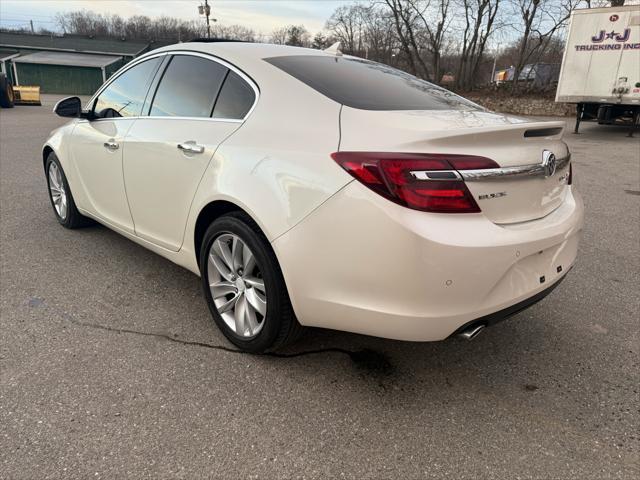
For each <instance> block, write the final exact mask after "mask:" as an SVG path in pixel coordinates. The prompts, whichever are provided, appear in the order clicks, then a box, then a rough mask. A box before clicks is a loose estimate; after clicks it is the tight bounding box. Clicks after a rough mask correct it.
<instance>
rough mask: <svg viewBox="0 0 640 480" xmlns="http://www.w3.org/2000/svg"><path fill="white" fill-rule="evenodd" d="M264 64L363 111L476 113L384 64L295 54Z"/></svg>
mask: <svg viewBox="0 0 640 480" xmlns="http://www.w3.org/2000/svg"><path fill="white" fill-rule="evenodd" d="M264 60H265V61H267V62H269V63H271V64H272V65H274V66H276V67H278V68H279V69H281V70H283V71H285V72H286V73H288V74H289V75H291V76H293V77H295V78H297V79H298V80H300V81H301V82H303V83H305V84H307V85H309V86H310V87H312V88H313V89H315V90H317V91H318V92H320V93H321V94H323V95H325V96H326V97H329V98H331V99H332V100H334V101H336V102H338V103H341V104H343V105H346V106H348V107H353V108H359V109H363V110H477V109H479V107H478V106H477V105H476V104H474V103H472V102H470V101H468V100H465V99H464V98H462V97H460V96H458V95H456V94H455V93H452V92H449V91H448V90H445V89H444V88H440V87H438V86H436V85H434V84H432V83H429V82H425V81H424V80H420V79H419V78H417V77H414V76H413V75H410V74H408V73H405V72H402V71H400V70H396V69H395V68H391V67H389V66H387V65H383V64H381V63H375V62H370V61H368V60H363V59H360V58H351V57H333V56H328V55H327V56H325V55H292V56H284V57H272V58H265V59H264Z"/></svg>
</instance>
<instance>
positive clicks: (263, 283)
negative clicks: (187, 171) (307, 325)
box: [200, 212, 302, 353]
mask: <svg viewBox="0 0 640 480" xmlns="http://www.w3.org/2000/svg"><path fill="white" fill-rule="evenodd" d="M200 272H201V278H202V288H203V291H204V295H205V298H206V299H207V304H208V306H209V310H210V311H211V315H212V316H213V319H214V321H215V322H216V325H218V328H220V330H222V333H223V334H224V335H225V337H227V339H229V341H230V342H231V343H233V344H234V345H236V346H237V347H238V348H240V349H241V350H243V351H246V352H251V353H262V352H265V351H267V350H275V349H278V348H282V347H284V346H285V345H288V344H290V343H292V342H293V341H295V340H296V339H297V338H298V336H299V335H300V333H301V331H302V327H301V326H300V324H299V323H298V321H297V320H296V318H295V315H294V313H293V308H292V307H291V301H290V300H289V295H288V293H287V288H286V285H285V282H284V278H283V276H282V272H281V270H280V266H279V265H278V261H277V259H276V256H275V254H274V252H273V250H272V249H271V246H270V245H269V242H268V241H267V239H266V238H265V236H264V234H262V232H261V231H260V229H259V227H258V226H257V225H256V224H255V222H253V220H252V219H251V218H250V217H249V216H248V215H246V214H244V213H239V212H238V213H232V214H229V215H225V216H222V217H220V218H218V219H217V220H215V221H214V222H213V223H212V224H211V225H210V226H209V228H208V229H207V231H206V233H205V235H204V239H203V242H202V247H201V249H200Z"/></svg>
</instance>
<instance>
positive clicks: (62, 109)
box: [53, 97, 82, 117]
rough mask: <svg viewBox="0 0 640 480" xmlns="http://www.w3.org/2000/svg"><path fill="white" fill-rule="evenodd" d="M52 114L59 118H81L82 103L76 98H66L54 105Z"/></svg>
mask: <svg viewBox="0 0 640 480" xmlns="http://www.w3.org/2000/svg"><path fill="white" fill-rule="evenodd" d="M53 112H54V113H55V114H56V115H59V116H60V117H81V116H82V102H81V101H80V99H79V98H78V97H67V98H63V99H62V100H60V101H59V102H58V103H56V106H55V107H53Z"/></svg>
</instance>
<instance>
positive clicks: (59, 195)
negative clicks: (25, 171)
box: [49, 162, 69, 220]
mask: <svg viewBox="0 0 640 480" xmlns="http://www.w3.org/2000/svg"><path fill="white" fill-rule="evenodd" d="M49 194H50V195H51V201H52V202H53V207H54V208H55V210H56V213H57V214H58V216H59V217H60V218H61V219H62V220H65V219H66V218H67V212H68V210H69V200H68V198H67V191H66V190H65V188H64V181H63V180H62V172H61V171H60V168H59V167H58V165H57V164H56V163H55V162H51V163H50V164H49Z"/></svg>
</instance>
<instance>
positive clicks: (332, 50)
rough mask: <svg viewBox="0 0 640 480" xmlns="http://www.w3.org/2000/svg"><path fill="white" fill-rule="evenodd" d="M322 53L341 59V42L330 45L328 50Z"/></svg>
mask: <svg viewBox="0 0 640 480" xmlns="http://www.w3.org/2000/svg"><path fill="white" fill-rule="evenodd" d="M323 51H324V52H327V53H329V54H331V55H335V56H336V57H341V56H342V42H336V43H334V44H333V45H331V46H330V47H329V48H325V49H324V50H323Z"/></svg>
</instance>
